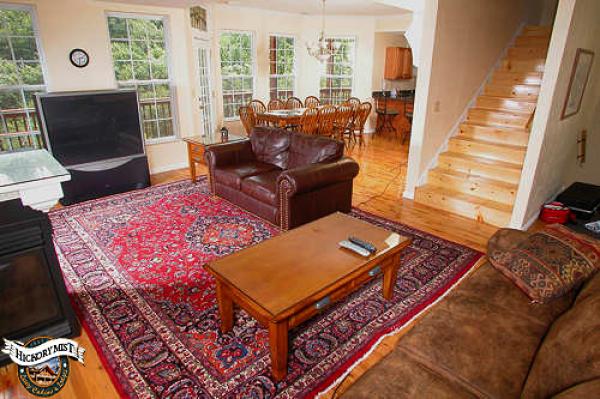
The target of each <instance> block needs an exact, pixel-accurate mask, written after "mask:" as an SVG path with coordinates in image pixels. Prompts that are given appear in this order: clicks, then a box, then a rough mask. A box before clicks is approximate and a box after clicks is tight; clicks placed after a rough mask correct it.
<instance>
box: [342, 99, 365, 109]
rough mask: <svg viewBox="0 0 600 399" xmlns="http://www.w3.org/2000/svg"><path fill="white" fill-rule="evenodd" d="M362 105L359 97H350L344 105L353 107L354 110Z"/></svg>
mask: <svg viewBox="0 0 600 399" xmlns="http://www.w3.org/2000/svg"><path fill="white" fill-rule="evenodd" d="M360 103H361V101H360V98H357V97H350V98H349V99H347V100H346V101H344V104H348V105H351V106H352V107H354V108H358V107H359V106H360Z"/></svg>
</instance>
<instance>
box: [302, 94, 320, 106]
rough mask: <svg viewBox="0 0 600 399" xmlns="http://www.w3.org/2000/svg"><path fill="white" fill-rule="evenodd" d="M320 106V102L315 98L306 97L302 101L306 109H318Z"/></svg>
mask: <svg viewBox="0 0 600 399" xmlns="http://www.w3.org/2000/svg"><path fill="white" fill-rule="evenodd" d="M319 105H321V100H319V98H318V97H315V96H308V97H306V99H305V100H304V106H305V107H306V108H318V107H319Z"/></svg>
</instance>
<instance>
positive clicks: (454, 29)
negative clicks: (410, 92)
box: [405, 0, 525, 198]
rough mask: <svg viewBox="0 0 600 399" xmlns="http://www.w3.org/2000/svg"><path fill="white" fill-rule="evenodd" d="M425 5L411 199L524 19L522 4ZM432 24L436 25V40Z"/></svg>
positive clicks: (445, 1)
mask: <svg viewBox="0 0 600 399" xmlns="http://www.w3.org/2000/svg"><path fill="white" fill-rule="evenodd" d="M426 4H427V5H426V10H425V22H424V23H425V27H426V28H425V30H424V37H423V46H424V47H423V48H421V54H422V58H421V63H422V64H423V63H424V65H420V66H419V76H418V77H417V89H416V96H417V98H416V99H415V112H414V115H415V121H414V123H413V129H412V136H411V143H410V153H409V165H408V176H407V186H406V190H405V195H406V196H407V197H409V198H412V196H413V195H414V189H415V187H416V186H417V185H418V184H419V181H420V180H421V179H422V177H423V176H424V175H425V173H426V172H427V170H428V169H429V168H430V167H431V166H433V164H434V163H435V161H436V157H437V155H438V153H439V151H440V150H441V149H442V148H443V146H444V145H445V143H446V142H447V139H448V137H449V136H450V135H452V134H453V133H454V131H453V130H454V127H455V126H456V124H457V122H458V121H459V120H460V117H461V115H462V114H463V113H464V111H465V109H466V107H467V105H468V104H469V102H470V101H471V100H472V99H473V98H474V96H475V95H476V94H477V92H478V90H479V88H480V87H481V85H482V83H483V82H484V80H485V78H486V76H487V75H488V73H489V72H490V71H491V70H492V68H493V67H494V65H495V64H496V62H497V61H498V59H499V57H500V56H501V54H502V52H503V50H504V49H505V48H506V46H507V44H508V43H509V41H510V39H511V38H512V37H513V36H514V34H515V32H516V31H517V30H518V28H519V27H520V25H521V23H522V21H523V20H524V17H525V9H524V7H523V1H522V0H486V1H475V2H474V1H472V0H428V1H427V3H426ZM434 14H435V15H434ZM431 19H433V21H434V22H431ZM431 26H436V28H435V33H434V34H435V36H434V37H433V38H431V37H430V36H429V35H431V34H432V32H430V31H429V29H431V28H430V27H431ZM423 50H425V51H423ZM424 68H425V69H424ZM429 68H430V69H431V72H430V73H429ZM419 81H421V82H419ZM420 118H424V120H421V119H420Z"/></svg>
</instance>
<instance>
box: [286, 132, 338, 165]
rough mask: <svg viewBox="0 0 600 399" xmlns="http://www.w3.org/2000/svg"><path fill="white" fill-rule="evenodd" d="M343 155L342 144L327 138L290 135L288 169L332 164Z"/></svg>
mask: <svg viewBox="0 0 600 399" xmlns="http://www.w3.org/2000/svg"><path fill="white" fill-rule="evenodd" d="M343 155H344V143H343V142H341V141H338V140H333V139H330V138H327V137H318V136H310V135H306V134H301V133H292V134H291V143H290V149H289V162H288V165H287V168H288V169H294V168H299V167H302V166H308V165H311V164H314V163H319V162H333V161H337V160H338V159H340V158H342V156H343Z"/></svg>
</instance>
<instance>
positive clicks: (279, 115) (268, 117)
mask: <svg viewBox="0 0 600 399" xmlns="http://www.w3.org/2000/svg"><path fill="white" fill-rule="evenodd" d="M305 110H306V108H294V109H274V110H270V111H265V112H262V113H259V114H257V115H256V119H257V123H258V124H259V125H273V126H278V127H282V128H285V127H286V126H298V125H300V121H301V119H302V115H303V114H304V111H305Z"/></svg>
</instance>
